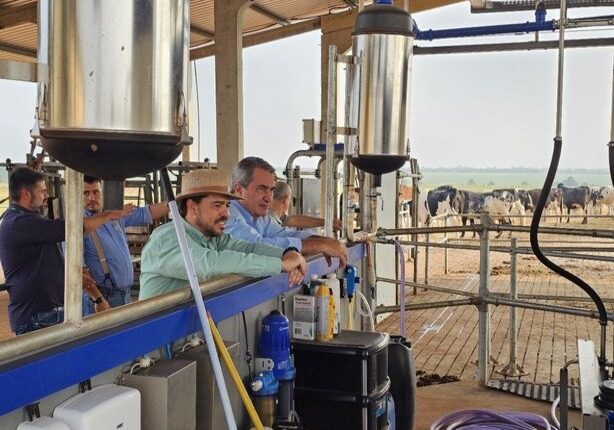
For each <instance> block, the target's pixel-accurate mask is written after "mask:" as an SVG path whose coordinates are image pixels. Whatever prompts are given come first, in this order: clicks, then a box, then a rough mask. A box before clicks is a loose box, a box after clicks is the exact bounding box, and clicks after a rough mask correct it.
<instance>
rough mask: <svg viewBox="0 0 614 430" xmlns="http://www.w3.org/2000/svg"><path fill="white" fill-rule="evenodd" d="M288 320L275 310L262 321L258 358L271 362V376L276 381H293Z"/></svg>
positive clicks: (294, 370) (293, 371)
mask: <svg viewBox="0 0 614 430" xmlns="http://www.w3.org/2000/svg"><path fill="white" fill-rule="evenodd" d="M289 326H290V324H289V322H288V318H286V316H285V315H283V314H282V313H280V312H279V311H277V310H274V311H272V312H271V313H270V314H269V315H267V316H266V317H264V319H263V320H262V333H261V334H260V343H259V345H258V356H259V357H262V358H268V359H271V360H272V361H273V369H272V370H273V374H274V375H275V378H276V379H277V380H278V381H289V380H294V377H295V376H296V369H295V367H294V364H293V363H292V359H291V357H290V330H289Z"/></svg>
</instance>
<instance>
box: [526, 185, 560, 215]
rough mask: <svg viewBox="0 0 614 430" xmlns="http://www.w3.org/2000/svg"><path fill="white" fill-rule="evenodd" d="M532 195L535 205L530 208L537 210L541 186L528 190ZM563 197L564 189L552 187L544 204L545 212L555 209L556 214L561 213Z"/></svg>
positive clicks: (533, 210)
mask: <svg viewBox="0 0 614 430" xmlns="http://www.w3.org/2000/svg"><path fill="white" fill-rule="evenodd" d="M528 193H529V195H530V196H531V200H532V201H533V205H532V207H531V208H530V209H531V212H532V213H534V212H535V207H536V206H537V202H538V201H539V196H540V195H541V193H542V190H541V188H534V189H532V190H529V191H528ZM562 197H563V191H562V190H561V189H560V188H552V189H551V190H550V192H549V193H548V197H546V204H545V205H544V213H546V211H548V210H554V211H555V215H558V214H559V210H560V207H561V200H562Z"/></svg>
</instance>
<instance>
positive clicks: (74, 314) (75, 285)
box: [64, 168, 83, 324]
mask: <svg viewBox="0 0 614 430" xmlns="http://www.w3.org/2000/svg"><path fill="white" fill-rule="evenodd" d="M65 222H66V256H65V260H64V273H65V279H64V322H66V323H69V324H70V323H73V324H74V323H81V321H82V319H83V316H82V315H83V313H82V309H81V307H82V306H81V296H82V294H83V292H82V291H83V290H82V288H83V274H82V270H83V266H82V262H83V174H82V173H80V172H77V171H76V170H73V169H69V168H66V221H65Z"/></svg>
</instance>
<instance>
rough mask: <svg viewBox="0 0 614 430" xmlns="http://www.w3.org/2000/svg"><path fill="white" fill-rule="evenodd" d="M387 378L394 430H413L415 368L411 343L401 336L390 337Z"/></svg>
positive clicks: (414, 418)
mask: <svg viewBox="0 0 614 430" xmlns="http://www.w3.org/2000/svg"><path fill="white" fill-rule="evenodd" d="M388 377H389V378H390V393H391V394H392V398H393V399H394V407H395V418H396V427H395V428H396V430H413V429H414V424H415V420H416V368H415V367H414V354H413V352H412V350H411V343H410V342H409V341H408V340H407V339H405V338H404V337H401V336H390V343H389V344H388Z"/></svg>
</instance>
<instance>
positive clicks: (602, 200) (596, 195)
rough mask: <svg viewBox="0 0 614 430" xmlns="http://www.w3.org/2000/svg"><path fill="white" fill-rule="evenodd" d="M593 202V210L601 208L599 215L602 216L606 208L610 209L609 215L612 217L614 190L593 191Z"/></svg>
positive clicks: (605, 188)
mask: <svg viewBox="0 0 614 430" xmlns="http://www.w3.org/2000/svg"><path fill="white" fill-rule="evenodd" d="M591 202H592V205H593V208H599V214H601V208H602V207H603V206H605V207H607V208H608V212H607V214H608V215H610V214H611V213H612V211H613V210H614V188H612V187H597V188H594V189H591Z"/></svg>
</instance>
